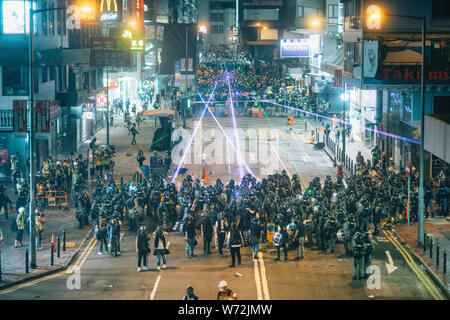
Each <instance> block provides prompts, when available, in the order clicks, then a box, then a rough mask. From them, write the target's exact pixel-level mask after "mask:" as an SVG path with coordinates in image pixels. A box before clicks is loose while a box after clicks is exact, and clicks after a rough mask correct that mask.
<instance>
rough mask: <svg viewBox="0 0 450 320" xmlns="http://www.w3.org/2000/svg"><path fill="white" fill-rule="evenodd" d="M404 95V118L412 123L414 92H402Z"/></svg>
mask: <svg viewBox="0 0 450 320" xmlns="http://www.w3.org/2000/svg"><path fill="white" fill-rule="evenodd" d="M402 96H403V109H402V111H403V116H402V120H403V121H405V122H406V123H408V124H410V123H411V120H412V108H413V101H412V94H411V93H410V92H402Z"/></svg>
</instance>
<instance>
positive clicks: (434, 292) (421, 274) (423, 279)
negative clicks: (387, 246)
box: [383, 230, 447, 300]
mask: <svg viewBox="0 0 450 320" xmlns="http://www.w3.org/2000/svg"><path fill="white" fill-rule="evenodd" d="M383 233H384V234H385V236H386V237H387V238H388V239H389V241H391V242H392V244H393V245H394V246H395V247H396V248H397V250H398V251H399V252H400V253H401V255H402V256H403V258H404V259H405V261H406V263H407V264H408V266H409V267H410V268H411V270H412V271H413V272H414V273H415V274H416V276H417V278H419V280H420V281H421V282H422V283H423V285H424V286H425V288H426V289H427V290H428V292H429V293H430V294H431V295H432V296H433V298H434V299H435V300H447V299H446V298H445V297H444V295H443V294H442V293H441V292H440V290H439V289H438V288H436V286H435V285H434V284H433V283H432V282H431V280H430V279H429V278H428V276H427V275H425V273H424V272H423V271H422V269H421V268H420V267H419V266H418V265H417V263H416V262H415V261H414V260H413V258H412V257H411V255H410V254H409V253H408V251H407V250H406V249H405V248H404V247H403V246H402V245H401V244H400V242H398V240H397V239H395V238H394V237H393V235H392V232H391V231H389V230H383Z"/></svg>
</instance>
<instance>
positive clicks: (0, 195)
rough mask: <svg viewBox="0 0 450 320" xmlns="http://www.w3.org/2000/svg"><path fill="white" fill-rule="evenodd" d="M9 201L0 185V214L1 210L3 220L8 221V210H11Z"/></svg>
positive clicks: (4, 189) (3, 187)
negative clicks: (3, 215)
mask: <svg viewBox="0 0 450 320" xmlns="http://www.w3.org/2000/svg"><path fill="white" fill-rule="evenodd" d="M11 204H12V202H11V200H10V199H9V197H8V196H7V195H6V188H5V186H4V185H3V184H2V185H0V213H1V210H2V209H3V212H4V213H5V220H8V210H9V209H10V208H11Z"/></svg>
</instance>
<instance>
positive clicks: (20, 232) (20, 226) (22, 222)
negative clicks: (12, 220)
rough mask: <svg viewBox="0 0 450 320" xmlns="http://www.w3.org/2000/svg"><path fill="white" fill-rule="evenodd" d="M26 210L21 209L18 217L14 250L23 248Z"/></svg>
mask: <svg viewBox="0 0 450 320" xmlns="http://www.w3.org/2000/svg"><path fill="white" fill-rule="evenodd" d="M24 215H25V208H24V207H20V208H19V213H18V214H17V217H16V225H17V231H16V240H15V241H14V248H19V247H23V244H22V239H23V231H24V230H25V216H24Z"/></svg>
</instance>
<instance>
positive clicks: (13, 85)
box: [2, 66, 28, 96]
mask: <svg viewBox="0 0 450 320" xmlns="http://www.w3.org/2000/svg"><path fill="white" fill-rule="evenodd" d="M2 78H3V95H4V96H26V95H28V68H27V67H20V66H3V67H2Z"/></svg>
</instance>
